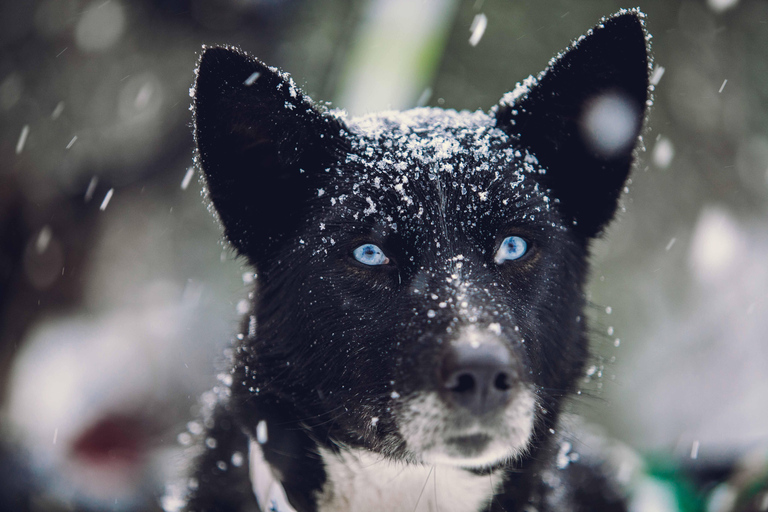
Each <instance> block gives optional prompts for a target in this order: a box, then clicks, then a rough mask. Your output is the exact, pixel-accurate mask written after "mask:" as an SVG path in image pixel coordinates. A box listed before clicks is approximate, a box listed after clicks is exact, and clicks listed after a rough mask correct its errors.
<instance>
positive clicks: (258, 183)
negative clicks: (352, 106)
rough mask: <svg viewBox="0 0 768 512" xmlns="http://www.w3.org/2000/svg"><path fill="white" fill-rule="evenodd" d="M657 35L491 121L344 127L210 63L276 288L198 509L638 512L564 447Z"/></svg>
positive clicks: (243, 250)
mask: <svg viewBox="0 0 768 512" xmlns="http://www.w3.org/2000/svg"><path fill="white" fill-rule="evenodd" d="M642 17H643V15H642V14H641V13H640V12H638V11H622V12H620V13H618V14H617V15H615V16H613V17H611V18H608V19H604V20H603V21H602V23H601V24H600V25H598V26H597V27H596V28H594V29H593V30H592V31H590V33H589V34H587V35H586V36H585V37H583V38H581V39H580V40H579V41H577V42H576V43H574V45H573V46H572V47H571V48H570V49H568V50H567V51H566V52H564V53H563V54H562V55H560V56H558V57H557V58H556V59H554V60H553V61H552V62H551V63H550V65H549V67H548V68H547V69H546V70H545V71H544V72H543V73H542V74H541V75H540V76H539V77H538V78H537V79H533V78H530V79H528V80H526V81H524V82H523V83H522V85H520V84H519V85H518V86H517V88H516V89H515V90H514V91H513V92H511V93H508V94H507V95H505V96H504V97H503V98H502V100H501V102H500V103H499V104H498V105H497V106H496V107H494V108H493V109H491V111H490V113H489V114H486V113H482V112H479V111H478V112H474V113H469V112H455V111H451V110H442V109H427V108H425V109H415V110H411V111H407V112H387V113H382V114H378V115H370V116H365V117H362V118H356V119H346V118H345V116H344V114H343V113H341V112H336V111H327V110H326V109H324V108H322V107H321V106H318V105H316V104H314V103H313V102H311V101H310V99H309V98H308V97H307V96H305V95H304V94H303V93H302V92H301V91H300V90H299V89H298V88H297V87H296V86H295V85H294V83H293V81H292V80H291V79H290V77H289V76H288V75H286V74H284V73H282V72H280V71H278V70H277V69H275V68H270V67H267V66H265V65H264V64H262V63H261V62H259V61H257V60H255V59H253V58H251V57H249V56H247V55H245V54H244V53H243V52H241V51H239V50H237V49H235V48H207V49H205V51H204V52H203V54H202V56H201V58H200V63H199V67H198V70H197V81H196V84H195V100H194V111H195V136H196V140H197V145H198V151H199V163H200V165H201V166H202V169H203V171H204V174H205V181H206V185H207V188H206V190H207V194H208V197H209V199H210V202H211V204H212V205H213V207H214V208H215V211H216V212H217V213H218V216H219V218H220V220H221V222H222V224H223V226H224V229H225V232H226V237H227V239H228V240H229V241H230V242H231V244H232V245H233V246H234V247H235V248H236V250H237V251H238V252H239V253H240V254H241V255H243V256H245V257H246V258H247V259H248V262H249V263H250V264H252V265H253V266H254V267H255V269H256V270H257V272H258V278H257V284H258V286H257V293H255V299H254V301H253V310H252V314H251V315H250V316H249V318H248V322H247V324H248V325H247V326H246V327H244V330H243V334H242V335H240V336H238V339H239V340H240V341H239V342H238V343H237V344H236V348H235V349H234V350H233V358H232V366H231V371H230V373H229V374H228V375H227V376H226V378H224V379H223V380H224V385H223V386H222V387H221V389H220V390H219V391H220V393H219V396H218V397H217V398H216V404H215V405H214V406H213V407H212V410H211V412H210V416H208V417H207V418H206V419H205V422H204V423H205V426H206V428H207V430H206V432H205V441H204V443H202V445H201V454H200V455H199V457H198V459H197V467H196V473H195V474H194V477H193V478H192V479H190V484H189V489H188V492H187V503H186V507H187V509H188V510H196V511H213V510H217V511H219V510H220V511H234V510H258V505H260V506H261V510H264V511H266V510H277V511H280V512H286V511H288V510H294V509H295V510H297V511H370V512H373V511H415V510H419V511H426V510H440V511H443V512H448V511H467V512H468V511H480V510H494V511H496V510H498V511H501V510H505V511H508V512H512V511H523V510H538V511H540V512H543V511H573V510H576V511H581V510H583V511H587V510H589V511H612V510H617V511H618V510H624V509H625V505H624V502H623V497H622V496H621V493H620V492H618V491H617V490H616V488H615V486H614V485H613V484H612V483H611V482H610V481H609V479H607V478H605V477H604V476H602V475H603V472H601V470H600V468H599V467H598V466H596V465H595V464H593V463H591V462H590V461H589V460H587V457H582V459H581V460H579V461H574V459H575V458H576V457H571V458H569V459H568V462H570V463H567V464H563V463H562V461H559V460H558V451H561V446H560V441H559V437H558V434H557V432H558V416H559V413H560V410H561V408H562V404H563V399H564V397H566V396H567V395H568V394H569V393H571V392H572V391H574V389H575V383H576V381H577V380H578V379H579V378H580V376H582V374H583V368H584V364H585V361H586V360H587V358H588V340H587V336H586V326H585V322H584V319H583V316H582V315H583V309H584V306H585V297H584V292H583V287H584V283H585V280H586V278H587V272H588V264H587V258H588V248H589V244H590V240H592V239H593V238H595V237H596V236H598V235H599V234H600V233H601V231H602V230H603V228H604V226H605V225H606V223H608V222H609V221H610V220H611V218H612V217H613V215H614V212H615V209H616V206H617V201H618V198H619V195H620V193H621V192H622V190H623V188H624V182H625V179H626V177H627V174H628V172H629V170H630V167H631V165H632V162H633V152H634V149H635V145H636V142H637V140H638V137H639V135H640V132H641V129H642V124H643V119H644V115H645V110H646V103H647V98H648V91H649V80H648V71H649V59H648V47H647V35H646V33H645V30H644V27H643V21H642ZM562 455H563V453H562V451H561V453H560V456H561V457H560V458H562ZM254 496H255V498H256V499H254ZM257 500H258V505H257Z"/></svg>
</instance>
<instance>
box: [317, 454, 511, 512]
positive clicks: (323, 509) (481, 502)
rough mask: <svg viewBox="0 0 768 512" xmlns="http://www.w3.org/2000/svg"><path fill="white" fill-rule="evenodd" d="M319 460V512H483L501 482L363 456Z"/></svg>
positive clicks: (442, 468) (331, 456)
mask: <svg viewBox="0 0 768 512" xmlns="http://www.w3.org/2000/svg"><path fill="white" fill-rule="evenodd" d="M320 454H321V455H322V458H323V461H324V463H325V468H326V473H327V480H326V484H325V486H324V488H323V491H322V493H321V494H320V495H319V496H318V510H319V511H320V512H342V511H349V512H355V511H362V512H370V511H377V512H402V511H413V512H438V511H439V512H478V511H480V510H482V508H483V506H487V504H488V500H490V498H491V497H492V496H493V495H494V493H495V492H496V487H497V485H498V484H499V480H500V479H499V478H498V477H494V475H486V476H478V475H474V474H472V473H470V472H468V471H464V470H462V469H458V468H454V467H450V466H441V465H435V466H421V465H413V464H404V463H400V462H393V461H390V460H386V459H384V458H383V457H381V456H380V455H377V454H374V453H371V452H368V451H364V450H347V451H343V452H342V453H340V454H334V453H331V452H329V451H327V450H324V449H321V450H320Z"/></svg>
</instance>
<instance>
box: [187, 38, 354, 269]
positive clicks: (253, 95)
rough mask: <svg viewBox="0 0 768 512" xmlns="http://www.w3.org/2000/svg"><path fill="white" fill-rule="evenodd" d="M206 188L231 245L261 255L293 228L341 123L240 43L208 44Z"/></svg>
mask: <svg viewBox="0 0 768 512" xmlns="http://www.w3.org/2000/svg"><path fill="white" fill-rule="evenodd" d="M194 123H195V141H196V144H197V150H198V157H199V161H200V164H201V166H202V169H203V173H204V175H205V182H206V191H207V194H208V197H209V198H210V201H211V202H212V204H213V206H214V207H215V209H216V211H217V212H218V215H219V218H220V220H221V222H222V224H223V225H224V231H225V234H226V237H227V238H228V239H229V241H230V242H231V243H232V244H233V245H234V247H235V248H236V249H237V250H238V251H239V252H240V254H244V255H245V256H247V257H248V258H249V260H250V261H251V263H254V264H256V263H257V261H258V260H259V259H260V258H261V257H262V256H263V255H264V254H265V252H266V251H268V250H269V248H270V247H272V246H273V244H274V243H276V242H278V241H279V240H280V239H281V238H282V237H283V236H284V235H285V233H288V232H291V231H292V230H295V229H296V227H297V223H298V222H299V221H300V219H301V215H302V214H303V213H304V212H305V210H306V203H307V201H308V200H309V198H310V197H312V194H313V193H315V194H316V192H315V190H316V187H314V184H315V181H316V178H317V176H318V173H319V172H320V171H321V170H323V169H326V168H327V167H328V166H330V165H332V164H333V162H334V160H335V159H336V158H338V154H339V153H340V151H341V150H342V147H343V145H344V141H343V138H342V136H341V135H340V133H341V130H342V129H343V126H342V124H341V123H340V122H339V121H337V120H336V119H335V118H334V117H332V116H330V115H328V114H324V113H323V112H321V111H320V110H319V109H318V108H316V107H315V106H314V105H313V103H312V102H311V100H310V99H309V98H308V97H307V96H305V95H304V94H303V92H302V91H301V90H299V89H298V88H297V87H296V85H295V84H294V83H293V80H291V78H290V77H289V76H288V75H287V74H284V73H281V72H280V71H278V70H277V69H275V68H269V67H267V66H266V65H264V64H263V63H261V62H259V61H258V60H256V59H254V58H252V57H249V56H248V55H246V54H245V53H244V52H242V51H240V50H238V49H235V48H222V47H217V48H204V50H203V53H202V55H201V57H200V62H199V65H198V68H197V78H196V81H195V89H194Z"/></svg>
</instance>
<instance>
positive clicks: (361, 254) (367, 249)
mask: <svg viewBox="0 0 768 512" xmlns="http://www.w3.org/2000/svg"><path fill="white" fill-rule="evenodd" d="M352 256H354V257H355V259H356V260H357V261H359V262H360V263H362V264H364V265H371V266H376V265H386V264H387V263H389V258H387V255H386V254H384V251H382V250H381V249H380V248H379V246H378V245H374V244H363V245H361V246H360V247H358V248H356V249H355V250H354V251H352Z"/></svg>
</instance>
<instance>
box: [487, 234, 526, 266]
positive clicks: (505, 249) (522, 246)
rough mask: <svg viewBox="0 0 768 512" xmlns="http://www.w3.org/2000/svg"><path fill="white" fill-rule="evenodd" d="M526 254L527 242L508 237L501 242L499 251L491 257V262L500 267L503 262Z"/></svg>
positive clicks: (518, 238) (517, 237) (515, 237)
mask: <svg viewBox="0 0 768 512" xmlns="http://www.w3.org/2000/svg"><path fill="white" fill-rule="evenodd" d="M526 252H528V242H526V241H525V240H523V239H522V238H520V237H519V236H508V237H507V238H505V239H504V240H502V242H501V245H500V246H499V250H498V251H496V255H495V256H494V257H493V261H495V262H496V264H497V265H501V264H502V263H504V262H505V261H512V260H518V259H520V258H522V257H523V256H525V253H526Z"/></svg>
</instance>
